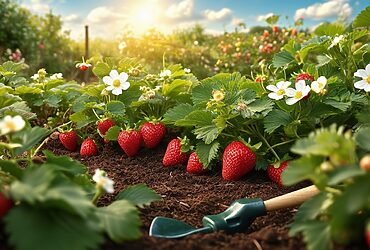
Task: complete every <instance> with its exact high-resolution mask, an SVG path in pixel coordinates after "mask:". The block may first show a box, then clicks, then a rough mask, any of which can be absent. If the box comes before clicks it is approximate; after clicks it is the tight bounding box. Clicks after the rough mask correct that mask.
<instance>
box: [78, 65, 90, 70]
mask: <svg viewBox="0 0 370 250" xmlns="http://www.w3.org/2000/svg"><path fill="white" fill-rule="evenodd" d="M88 68H89V67H87V66H86V65H81V66H80V70H82V71H86V70H87V69H88Z"/></svg>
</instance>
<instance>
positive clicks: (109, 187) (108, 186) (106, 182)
mask: <svg viewBox="0 0 370 250" xmlns="http://www.w3.org/2000/svg"><path fill="white" fill-rule="evenodd" d="M93 181H95V182H96V186H97V188H102V189H103V190H105V192H107V193H114V187H113V184H114V181H112V180H111V179H110V178H109V177H108V176H107V173H106V172H105V171H104V170H100V169H96V170H95V174H94V176H93Z"/></svg>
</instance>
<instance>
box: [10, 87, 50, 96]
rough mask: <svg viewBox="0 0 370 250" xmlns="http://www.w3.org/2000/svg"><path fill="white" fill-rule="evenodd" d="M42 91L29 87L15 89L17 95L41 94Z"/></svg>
mask: <svg viewBox="0 0 370 250" xmlns="http://www.w3.org/2000/svg"><path fill="white" fill-rule="evenodd" d="M42 92H43V91H42V90H41V89H39V88H36V87H31V86H19V87H17V88H15V93H16V94H18V95H22V94H41V93H42Z"/></svg>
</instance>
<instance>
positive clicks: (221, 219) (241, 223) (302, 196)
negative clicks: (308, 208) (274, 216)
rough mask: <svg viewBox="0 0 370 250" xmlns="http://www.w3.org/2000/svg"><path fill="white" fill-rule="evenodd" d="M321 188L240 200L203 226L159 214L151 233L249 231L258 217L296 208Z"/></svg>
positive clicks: (167, 235)
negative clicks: (196, 226)
mask: <svg viewBox="0 0 370 250" xmlns="http://www.w3.org/2000/svg"><path fill="white" fill-rule="evenodd" d="M318 193H319V190H318V189H317V188H316V187H315V186H309V187H306V188H302V189H299V190H297V191H294V192H291V193H287V194H284V195H281V196H278V197H275V198H272V199H270V200H267V201H263V200H262V199H248V198H244V199H239V200H236V201H234V202H233V203H232V204H231V206H230V207H228V208H227V209H226V210H225V211H224V212H222V213H220V214H215V215H206V216H204V217H203V227H202V228H194V227H193V226H191V225H189V224H187V223H185V222H183V221H180V220H176V219H171V218H166V217H156V218H154V220H153V221H152V224H151V225H150V229H149V235H150V236H154V237H161V238H181V237H185V236H187V235H190V234H195V233H211V232H215V231H218V230H224V231H225V232H227V233H233V232H241V231H245V230H246V229H247V228H248V227H249V225H250V224H252V222H253V221H254V220H255V219H256V218H257V217H258V216H263V215H266V214H267V212H270V211H274V210H278V209H283V208H288V207H294V206H297V205H300V204H302V203H303V202H304V201H306V200H308V199H309V198H311V197H313V196H315V195H316V194H318Z"/></svg>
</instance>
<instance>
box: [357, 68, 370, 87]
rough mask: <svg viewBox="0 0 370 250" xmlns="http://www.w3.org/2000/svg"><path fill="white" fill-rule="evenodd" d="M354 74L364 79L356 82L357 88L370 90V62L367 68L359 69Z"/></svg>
mask: <svg viewBox="0 0 370 250" xmlns="http://www.w3.org/2000/svg"><path fill="white" fill-rule="evenodd" d="M354 76H357V77H360V78H362V80H360V81H357V82H355V88H356V89H363V90H365V91H366V92H370V63H369V64H368V65H367V66H366V68H365V69H359V70H357V71H356V72H355V74H354Z"/></svg>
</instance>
